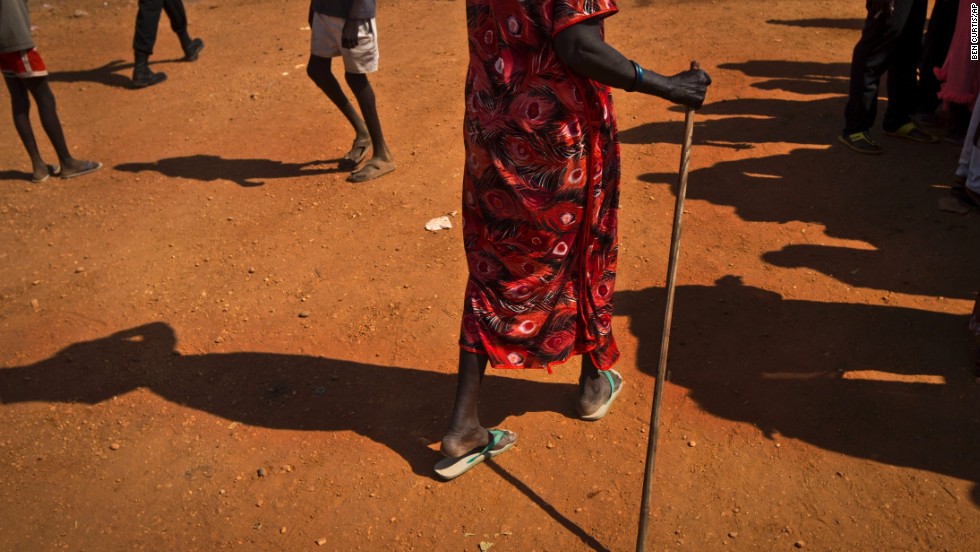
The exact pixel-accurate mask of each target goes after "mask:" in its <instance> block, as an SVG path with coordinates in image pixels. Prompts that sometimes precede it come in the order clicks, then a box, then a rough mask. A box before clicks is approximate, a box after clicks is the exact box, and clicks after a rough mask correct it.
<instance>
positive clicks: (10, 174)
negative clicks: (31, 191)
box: [0, 171, 33, 184]
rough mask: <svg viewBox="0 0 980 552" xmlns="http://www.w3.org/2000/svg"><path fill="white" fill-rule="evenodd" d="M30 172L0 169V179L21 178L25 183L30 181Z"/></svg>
mask: <svg viewBox="0 0 980 552" xmlns="http://www.w3.org/2000/svg"><path fill="white" fill-rule="evenodd" d="M31 176H33V175H32V174H31V173H29V172H27V171H0V180H22V181H24V182H25V183H27V184H33V182H31Z"/></svg>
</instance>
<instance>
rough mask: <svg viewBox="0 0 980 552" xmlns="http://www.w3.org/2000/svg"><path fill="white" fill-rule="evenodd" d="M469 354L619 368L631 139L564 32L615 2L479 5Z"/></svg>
mask: <svg viewBox="0 0 980 552" xmlns="http://www.w3.org/2000/svg"><path fill="white" fill-rule="evenodd" d="M466 10H467V27H468V30H469V51H470V63H469V70H468V72H467V76H466V114H465V120H464V124H463V130H464V135H465V136H464V140H465V145H466V163H465V165H466V166H465V171H464V176H463V243H464V247H465V249H466V260H467V264H468V266H469V273H470V276H469V280H468V282H467V286H466V300H465V306H464V310H463V320H462V324H461V331H460V347H461V348H462V349H463V350H466V351H470V352H474V353H480V354H486V355H487V356H489V358H490V363H491V365H492V366H494V367H496V368H546V369H548V370H549V371H550V369H551V366H552V365H553V364H556V363H560V362H564V361H565V360H567V359H568V358H569V357H570V356H572V355H575V354H586V353H588V354H589V355H591V357H592V359H593V361H594V362H595V365H596V366H597V367H598V368H599V369H601V370H606V369H608V368H610V367H611V366H612V365H613V363H614V362H616V360H617V359H618V357H619V350H618V349H617V347H616V342H615V340H614V339H613V335H612V325H611V320H612V297H613V289H614V284H615V278H616V255H617V250H618V246H617V235H616V228H617V210H618V206H619V143H618V140H617V130H616V121H615V118H614V116H613V108H612V98H611V96H610V92H609V88H608V87H606V86H604V85H601V84H599V83H596V82H593V81H591V80H589V79H587V78H585V77H582V76H579V75H577V74H575V73H574V72H572V70H571V69H569V68H568V67H567V66H565V65H564V64H563V63H562V62H561V60H559V59H558V56H557V55H556V54H555V51H554V49H553V47H552V39H553V38H554V36H555V34H556V33H557V32H559V31H561V30H563V29H565V28H567V27H568V26H570V25H573V24H575V23H578V22H580V21H583V20H586V19H590V18H597V19H599V18H605V17H607V16H609V15H612V14H614V13H616V11H617V8H616V3H615V0H467V1H466Z"/></svg>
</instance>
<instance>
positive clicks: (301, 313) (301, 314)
mask: <svg viewBox="0 0 980 552" xmlns="http://www.w3.org/2000/svg"><path fill="white" fill-rule="evenodd" d="M309 316H310V311H301V312H300V313H299V317H300V318H307V317H309Z"/></svg>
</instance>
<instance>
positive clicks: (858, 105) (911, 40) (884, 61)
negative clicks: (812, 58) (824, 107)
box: [844, 0, 928, 134]
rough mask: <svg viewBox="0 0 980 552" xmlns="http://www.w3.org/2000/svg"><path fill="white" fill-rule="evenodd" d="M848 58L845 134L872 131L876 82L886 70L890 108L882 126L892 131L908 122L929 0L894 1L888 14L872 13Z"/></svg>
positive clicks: (876, 102) (912, 108)
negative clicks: (849, 73) (892, 11)
mask: <svg viewBox="0 0 980 552" xmlns="http://www.w3.org/2000/svg"><path fill="white" fill-rule="evenodd" d="M867 5H868V19H867V20H866V21H865V22H864V29H862V30H861V39H860V40H858V43H857V45H856V46H855V47H854V56H853V57H852V58H851V85H850V90H849V92H848V98H847V107H845V108H844V133H845V134H852V133H854V132H860V131H864V130H868V129H870V128H871V127H872V126H873V125H874V122H875V117H876V116H877V112H878V84H879V82H880V81H881V76H882V75H884V74H885V72H886V71H887V72H888V109H887V111H886V112H885V120H884V121H882V127H883V128H884V129H885V130H896V129H898V127H900V126H902V125H904V124H905V123H907V122H909V121H910V120H911V114H912V112H913V111H914V110H915V103H916V93H917V91H916V67H917V66H918V63H919V52H920V51H921V48H922V28H923V27H924V26H925V22H926V8H927V6H928V0H895V12H894V13H893V14H891V15H885V14H883V15H879V16H878V17H875V14H873V13H871V2H870V0H869V1H868V2H867Z"/></svg>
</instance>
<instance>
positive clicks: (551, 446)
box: [545, 442, 555, 449]
mask: <svg viewBox="0 0 980 552" xmlns="http://www.w3.org/2000/svg"><path fill="white" fill-rule="evenodd" d="M545 446H547V447H548V448H550V449H553V448H555V444H554V443H550V442H549V443H548V444H547V445H545Z"/></svg>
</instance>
